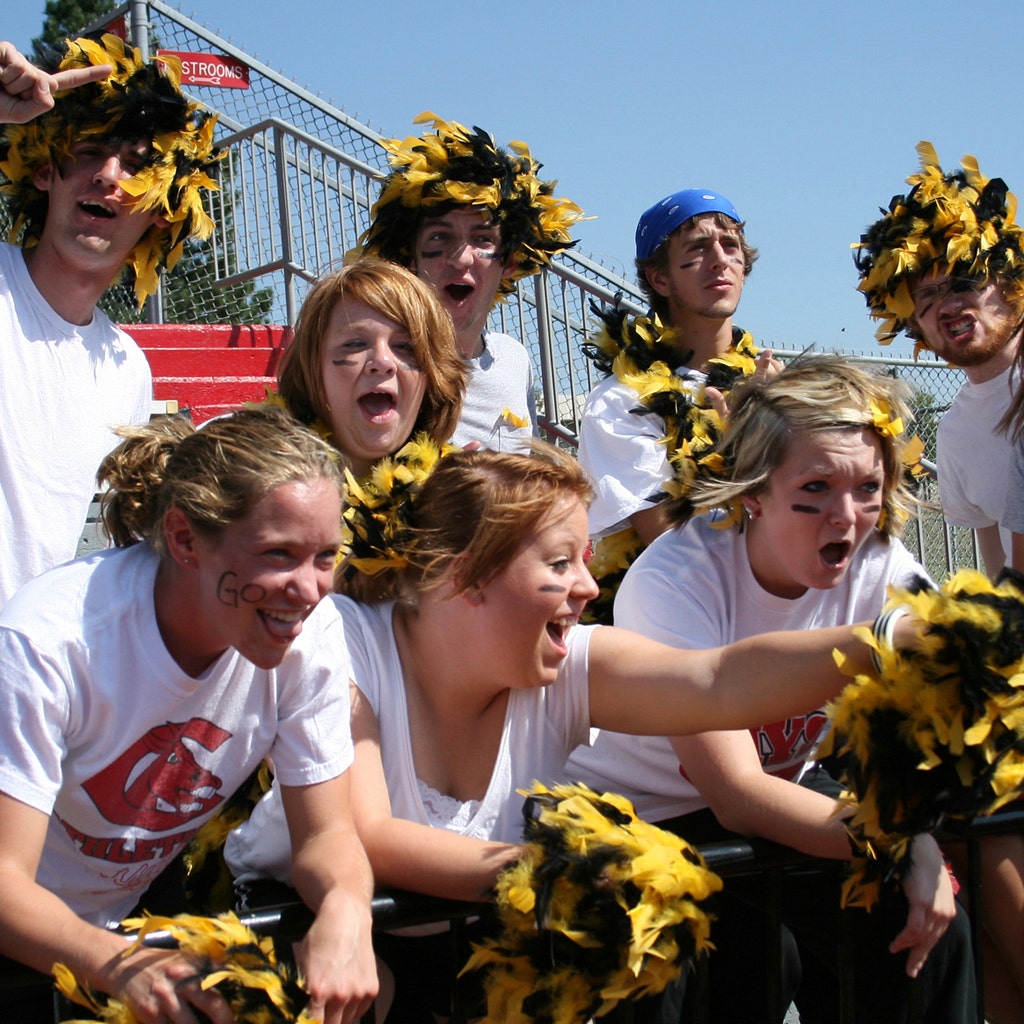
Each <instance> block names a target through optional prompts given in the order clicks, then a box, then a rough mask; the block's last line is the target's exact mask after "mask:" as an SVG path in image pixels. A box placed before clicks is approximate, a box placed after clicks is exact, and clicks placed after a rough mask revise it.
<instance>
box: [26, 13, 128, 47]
mask: <svg viewBox="0 0 1024 1024" xmlns="http://www.w3.org/2000/svg"><path fill="white" fill-rule="evenodd" d="M116 6H117V4H116V3H114V0H46V7H45V8H44V10H43V31H42V34H41V35H39V36H38V38H36V39H33V40H32V48H33V49H34V50H36V51H37V52H38V50H39V47H40V45H42V46H59V45H60V44H61V43H63V42H64V40H65V39H67V38H69V37H71V38H74V37H75V36H77V35H78V34H79V33H80V32H81V30H82V29H83V28H85V26H86V25H89V24H91V23H92V22H94V21H96V20H97V19H99V18H101V17H103V15H104V14H107V13H108V12H110V11H112V10H113V9H114V8H115V7H116Z"/></svg>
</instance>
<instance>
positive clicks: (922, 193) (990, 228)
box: [853, 142, 1024, 348]
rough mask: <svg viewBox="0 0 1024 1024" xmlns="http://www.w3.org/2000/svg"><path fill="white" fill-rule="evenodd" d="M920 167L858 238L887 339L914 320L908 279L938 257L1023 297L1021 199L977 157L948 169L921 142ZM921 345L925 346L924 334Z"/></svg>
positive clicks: (868, 292)
mask: <svg viewBox="0 0 1024 1024" xmlns="http://www.w3.org/2000/svg"><path fill="white" fill-rule="evenodd" d="M917 152H918V155H919V156H920V158H921V170H920V171H919V172H918V173H917V174H912V175H911V176H910V177H909V178H907V184H908V185H911V186H912V188H911V190H910V191H909V192H908V193H907V194H906V195H897V196H893V198H892V201H891V202H890V203H889V209H888V211H882V214H883V215H882V217H881V218H880V219H879V220H877V221H875V223H874V224H872V225H871V226H870V227H869V228H868V229H867V231H866V232H865V233H864V234H863V235H861V239H860V241H859V242H856V243H854V245H853V248H854V249H855V250H856V252H855V255H854V262H855V263H856V265H857V269H858V270H859V271H860V284H859V285H858V286H857V287H858V289H859V290H860V291H862V292H863V293H864V298H865V301H866V302H867V305H868V309H869V311H870V313H871V315H872V316H873V317H874V318H875V319H876V320H880V321H881V325H880V326H879V328H878V330H877V332H876V334H875V337H876V338H877V339H878V340H879V341H880V342H882V344H887V343H888V342H890V341H892V339H893V338H895V337H896V336H897V335H898V334H899V333H900V332H901V331H905V330H907V329H908V327H909V326H910V319H911V317H912V315H913V312H914V302H913V299H912V298H911V294H910V284H911V282H913V281H915V279H917V278H918V277H920V275H922V274H924V273H926V272H927V271H928V270H930V269H931V268H932V267H934V266H935V265H936V264H944V265H946V266H947V267H948V268H949V270H950V273H951V274H955V275H957V276H962V277H965V278H968V279H973V280H978V281H980V280H984V279H985V278H987V277H994V278H997V279H998V280H999V282H1000V283H1001V285H1002V286H1003V288H1004V291H1005V297H1006V299H1007V301H1008V302H1009V303H1010V304H1011V305H1014V306H1017V305H1021V304H1024V245H1022V232H1021V228H1020V226H1019V225H1018V224H1017V223H1016V221H1015V217H1016V212H1017V198H1016V196H1014V194H1013V193H1012V192H1010V191H1008V190H1007V187H1006V183H1005V182H1004V181H1003V180H1002V179H1001V178H987V177H985V175H983V174H982V173H981V171H980V170H979V168H978V161H977V160H976V159H975V158H974V157H973V156H965V157H964V158H963V160H962V161H961V168H962V169H961V170H959V171H953V172H950V173H944V172H943V170H942V168H941V167H940V166H939V158H938V156H937V154H936V152H935V147H934V146H933V145H932V144H931V143H930V142H920V143H918V145H917ZM916 340H917V346H918V348H926V347H927V345H925V343H924V342H923V341H922V340H921V339H920V338H918V339H916Z"/></svg>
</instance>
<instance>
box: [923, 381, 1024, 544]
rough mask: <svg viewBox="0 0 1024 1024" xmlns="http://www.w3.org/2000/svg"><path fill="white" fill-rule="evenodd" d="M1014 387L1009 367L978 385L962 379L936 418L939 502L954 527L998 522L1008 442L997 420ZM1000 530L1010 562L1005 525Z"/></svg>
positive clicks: (1008, 456) (1017, 383) (1003, 502)
mask: <svg viewBox="0 0 1024 1024" xmlns="http://www.w3.org/2000/svg"><path fill="white" fill-rule="evenodd" d="M1019 386H1020V380H1019V378H1018V377H1017V376H1016V375H1015V374H1014V370H1013V367H1012V366H1011V367H1010V368H1009V369H1007V370H1004V371H1003V372H1002V373H1001V374H999V376H998V377H993V378H992V379H991V380H987V381H984V382H983V383H981V384H972V383H971V382H970V381H967V382H966V383H964V384H963V385H962V386H961V388H960V390H959V391H958V392H957V393H956V397H955V398H954V399H953V404H952V405H950V407H949V409H948V411H947V412H946V413H945V414H944V415H943V417H942V419H940V420H939V428H938V439H937V442H936V445H937V448H938V451H937V455H936V463H937V464H938V467H939V501H940V502H941V504H942V514H943V516H945V518H946V521H947V522H949V523H952V524H954V525H955V526H969V527H971V528H972V529H975V530H977V529H980V528H982V527H986V526H992V525H993V524H995V523H1001V521H1002V518H1003V510H1004V509H1005V507H1006V488H1007V480H1008V479H1009V475H1010V461H1011V454H1012V450H1011V449H1012V446H1011V444H1010V439H1009V437H1008V436H1007V435H1006V433H1004V432H1003V431H1001V430H999V429H998V427H997V424H998V423H999V421H1000V420H1001V419H1002V418H1003V416H1004V415H1005V413H1006V410H1007V409H1008V408H1009V406H1010V400H1011V399H1012V398H1013V393H1014V390H1015V389H1016V388H1017V387H1019ZM999 533H1000V537H1001V539H1002V542H1003V551H1004V552H1005V553H1006V560H1007V561H1009V553H1010V547H1011V541H1010V533H1009V530H1007V529H1006V528H1004V527H1002V526H1001V527H1000V531H999Z"/></svg>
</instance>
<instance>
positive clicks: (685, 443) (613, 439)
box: [579, 188, 778, 623]
mask: <svg viewBox="0 0 1024 1024" xmlns="http://www.w3.org/2000/svg"><path fill="white" fill-rule="evenodd" d="M743 229H744V222H743V221H742V220H741V219H740V215H739V214H738V213H737V212H736V208H735V207H734V206H733V204H732V203H731V202H730V201H729V200H728V199H726V197H725V196H723V195H719V194H718V193H717V192H713V191H711V190H709V189H695V188H691V189H683V190H682V191H680V192H675V193H673V194H672V195H670V196H666V197H665V198H664V199H662V200H660V201H659V202H657V203H655V204H654V206H652V207H651V208H650V209H648V210H646V211H645V212H644V213H643V215H642V216H641V217H640V221H639V223H638V224H637V229H636V268H637V280H638V281H639V284H640V288H641V290H642V291H643V293H644V295H645V296H646V297H647V299H648V301H649V302H650V304H651V309H650V311H649V312H648V314H647V315H645V316H633V315H631V314H630V313H629V311H628V310H627V309H626V308H624V307H622V306H621V305H617V306H616V307H615V308H610V309H606V310H604V311H603V312H601V313H600V314H599V315H600V317H601V320H602V327H601V330H600V332H599V333H598V335H597V336H596V337H595V338H594V339H593V340H592V341H591V342H588V343H587V345H585V346H584V351H585V353H586V354H587V356H588V357H589V358H590V359H591V360H592V361H593V362H594V364H595V366H596V367H597V369H598V370H599V371H600V372H602V373H604V374H606V375H607V376H606V378H605V380H603V381H602V382H601V383H600V384H598V385H597V386H596V387H595V388H594V389H593V391H591V393H590V395H589V397H588V398H587V404H586V407H585V409H584V411H583V418H582V420H581V423H580V451H579V454H580V461H581V462H582V463H583V465H584V467H585V468H586V470H587V472H588V473H589V474H590V477H591V480H592V481H593V484H594V489H595V492H596V497H595V500H594V504H593V505H592V506H591V509H590V531H591V534H592V536H594V537H595V538H596V539H597V545H596V548H595V552H594V557H593V559H592V561H591V570H592V572H593V573H594V576H595V577H596V578H597V580H598V582H599V584H600V586H601V592H600V595H599V596H598V597H597V599H596V600H595V601H594V602H592V604H591V608H590V610H589V614H591V615H592V616H593V617H594V619H595V620H596V621H600V622H607V623H610V622H611V604H612V600H613V599H614V596H615V590H616V589H617V587H618V583H619V581H620V580H621V579H622V576H623V574H624V573H625V571H626V569H627V568H628V567H629V565H630V564H631V563H632V562H633V560H634V559H635V558H636V556H637V555H638V554H639V553H640V551H642V550H643V548H644V547H646V545H647V544H649V543H650V542H651V541H652V540H654V538H655V537H657V536H658V535H659V534H660V533H662V532H664V531H665V530H666V529H667V528H668V525H669V521H668V517H667V515H666V513H665V510H664V505H663V503H664V502H665V501H666V500H667V499H668V498H669V497H676V496H678V493H679V491H680V488H681V487H684V486H685V485H686V481H687V480H689V479H690V478H692V476H693V475H694V474H695V473H698V472H700V461H699V457H700V454H701V453H702V452H704V451H706V450H707V449H709V448H710V446H711V445H712V444H713V442H714V440H715V438H716V437H717V435H718V433H719V430H720V427H721V421H720V418H719V414H718V412H716V411H715V409H714V408H713V407H712V403H711V400H710V396H709V395H708V393H707V392H706V390H705V388H706V387H711V388H715V389H717V390H718V391H720V392H723V393H724V392H727V391H728V390H729V389H730V388H731V387H732V385H733V383H734V382H735V381H736V380H738V379H742V378H743V377H745V376H748V375H751V374H753V373H759V374H760V375H762V376H763V375H764V374H765V373H768V374H772V373H775V372H777V370H778V367H777V364H775V363H773V361H772V359H771V352H770V351H769V350H764V351H763V352H760V353H759V352H758V349H757V346H756V345H755V344H754V339H753V338H752V337H751V335H750V334H749V333H748V332H747V331H744V330H742V329H741V328H739V327H736V326H734V325H733V322H732V317H733V314H734V313H735V312H736V307H737V305H738V304H739V301H740V296H741V294H742V291H743V285H744V283H745V282H746V278H747V275H748V274H749V273H750V270H751V268H752V267H753V265H754V261H755V260H756V259H757V256H758V253H757V250H756V249H755V248H753V247H752V246H751V245H750V244H749V243H748V242H747V240H746V238H745V236H744V230H743Z"/></svg>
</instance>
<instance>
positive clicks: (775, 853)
mask: <svg viewBox="0 0 1024 1024" xmlns="http://www.w3.org/2000/svg"><path fill="white" fill-rule="evenodd" d="M1006 833H1024V808H1022V809H1019V810H1018V809H1016V808H1013V809H1007V810H1005V811H1003V812H1001V813H1000V814H998V815H995V816H993V817H991V818H986V819H982V820H979V821H977V822H975V823H974V824H973V825H971V827H970V828H969V829H967V830H966V831H965V832H964V833H963V834H961V833H955V834H954V833H952V832H947V833H943V834H942V836H940V839H949V840H951V841H952V840H955V841H957V842H960V841H965V842H966V844H967V851H968V871H967V877H966V878H961V879H960V882H961V885H962V886H963V890H964V894H965V895H966V898H967V902H968V904H969V905H970V907H971V915H970V920H971V937H972V942H973V946H974V958H975V966H976V970H977V975H978V1008H977V1021H978V1024H984V1014H983V1012H982V1006H983V996H984V994H983V987H982V973H981V967H982V943H981V941H980V938H981V923H980V922H981V914H980V909H981V908H982V906H983V900H984V889H983V885H982V879H981V873H980V870H979V856H980V854H979V844H980V843H981V842H982V841H983V840H984V839H985V838H986V837H987V836H991V835H1002V834H1006ZM699 849H700V852H701V853H702V854H703V856H704V857H705V859H706V860H707V863H708V866H709V867H710V868H711V869H712V870H713V871H715V872H716V873H718V874H719V875H721V876H722V877H723V878H724V879H726V880H728V879H729V878H730V877H738V876H741V875H762V876H763V877H764V884H765V886H766V888H767V890H768V894H769V907H770V909H773V911H774V916H773V920H772V921H770V922H769V932H770V933H771V934H770V935H769V937H768V939H767V941H769V943H770V948H771V955H772V957H773V958H774V963H775V965H776V967H777V968H778V967H780V965H781V946H780V943H779V939H778V927H777V923H778V915H779V908H780V901H781V896H780V894H781V879H782V876H783V873H784V872H786V871H791V870H794V869H799V870H801V871H805V872H806V871H808V870H814V869H815V865H817V866H819V867H820V868H821V869H822V870H834V867H835V864H834V862H831V861H821V860H817V859H816V858H813V857H808V856H806V855H804V854H802V853H798V852H797V851H795V850H792V849H790V848H789V847H785V846H779V845H777V844H775V843H770V842H767V841H764V840H745V839H735V840H730V841H725V842H716V843H707V844H704V845H701V846H700V847H699ZM480 909H481V905H480V904H474V903H466V902H463V901H461V900H445V899H437V898H434V897H430V896H423V895H420V894H417V893H409V892H398V891H388V892H379V893H377V894H376V895H375V896H374V899H373V920H374V927H375V928H377V929H380V930H390V929H394V928H403V927H409V926H413V925H419V924H429V923H435V922H442V921H447V922H449V923H450V924H451V940H452V942H453V943H454V944H455V947H456V948H457V949H458V950H459V956H458V957H457V962H463V961H464V959H465V958H466V957H467V956H468V953H469V943H468V940H467V939H466V937H465V930H464V929H465V924H466V922H467V920H469V919H471V918H473V917H475V916H476V915H477V914H478V913H479V912H480ZM240 916H241V918H242V920H243V921H244V923H245V924H247V925H248V926H249V927H251V928H252V929H253V930H255V931H256V932H258V933H260V934H271V935H274V936H275V937H279V938H282V939H291V938H298V937H301V935H302V934H303V933H304V932H305V930H306V928H307V927H308V926H309V924H310V921H311V920H312V916H311V914H310V912H309V911H308V910H307V909H306V907H305V906H304V905H303V904H302V903H301V902H299V901H298V900H294V901H287V902H282V903H277V904H274V905H268V906H265V907H260V908H258V909H254V910H251V911H248V912H246V913H243V914H241V915H240ZM842 941H843V937H842V936H841V945H840V960H841V962H843V961H845V960H847V959H848V958H846V957H843V956H842V949H843V945H842ZM147 942H148V943H149V944H151V945H162V944H171V943H172V942H173V940H172V939H171V937H170V936H169V935H168V934H166V933H154V934H152V935H151V936H150V937H149V938H148V939H147ZM712 955H714V954H712ZM702 970H703V968H702V965H701V963H700V962H698V964H697V966H696V969H695V972H694V975H693V978H694V983H695V984H696V985H697V986H698V991H699V987H700V985H701V974H702ZM778 974H779V972H778V970H776V971H775V972H773V976H774V977H773V981H772V983H771V985H770V991H768V992H767V993H765V999H766V1001H767V1003H768V1005H769V1006H771V1007H773V1009H774V1010H776V1011H777V1016H778V1019H779V1020H782V1017H783V1014H784V1013H785V1010H786V1007H785V1006H783V1005H782V993H781V986H780V984H779V979H778ZM40 977H41V976H40V975H38V974H36V973H35V972H31V971H28V970H27V969H25V970H24V971H23V972H22V971H19V970H17V965H13V964H8V965H7V969H6V970H4V971H2V972H0V987H3V986H6V985H18V984H26V983H31V982H32V981H33V980H36V979H39V978H40ZM451 981H452V1018H451V1020H452V1024H462V1022H465V1020H466V1019H467V1018H466V1012H465V1007H464V1004H463V1000H462V997H461V992H460V988H461V986H460V982H459V979H457V978H453V979H452V980H451ZM840 1003H841V1005H840V1017H839V1022H838V1024H849V1022H852V1021H853V1020H854V1009H855V994H854V979H853V978H852V976H851V975H850V973H849V972H843V973H841V975H840ZM713 1009H714V1008H713V1007H711V1006H709V1005H708V1004H707V1001H706V1000H704V1001H701V1000H700V999H698V1003H697V1011H696V1014H697V1015H696V1018H695V1021H694V1022H693V1024H704V1022H709V1021H711V1020H712V1019H713V1018H712V1013H713ZM919 1019H920V1014H919V1012H918V1014H917V1016H915V1015H914V1008H913V1007H911V1020H912V1021H913V1020H919ZM606 1020H608V1021H610V1022H611V1021H614V1022H615V1024H630V1022H631V1020H632V1012H631V1007H630V1006H629V1005H628V1004H622V1005H620V1006H619V1007H618V1008H616V1010H615V1011H614V1012H613V1013H612V1014H611V1015H609V1016H608V1017H607V1018H606ZM688 1024H690V1022H688ZM965 1024H969V1022H965Z"/></svg>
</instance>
